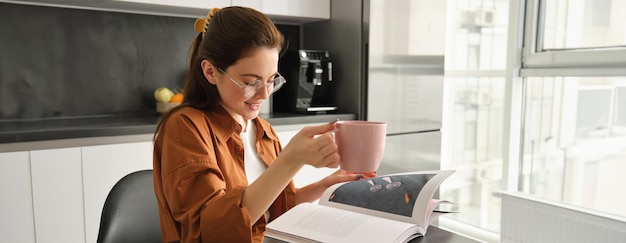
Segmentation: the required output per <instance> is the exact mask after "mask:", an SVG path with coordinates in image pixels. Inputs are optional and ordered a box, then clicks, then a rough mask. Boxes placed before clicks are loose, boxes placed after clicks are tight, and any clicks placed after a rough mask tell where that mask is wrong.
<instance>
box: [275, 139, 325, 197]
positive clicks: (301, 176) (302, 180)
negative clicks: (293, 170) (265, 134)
mask: <svg viewBox="0 0 626 243" xmlns="http://www.w3.org/2000/svg"><path fill="white" fill-rule="evenodd" d="M279 130H280V129H279ZM299 131H300V130H285V131H277V132H276V135H278V139H279V140H280V144H281V145H282V146H283V147H285V146H287V144H288V143H289V141H291V138H293V136H294V135H296V134H297V133H298V132H299ZM335 170H336V169H332V168H315V167H313V166H308V165H307V166H304V167H302V169H300V171H298V174H296V176H294V178H293V183H294V185H295V186H296V187H303V186H306V185H308V184H311V183H313V182H316V181H318V180H321V179H322V178H324V177H326V176H328V175H330V174H332V173H333V172H334V171H335Z"/></svg>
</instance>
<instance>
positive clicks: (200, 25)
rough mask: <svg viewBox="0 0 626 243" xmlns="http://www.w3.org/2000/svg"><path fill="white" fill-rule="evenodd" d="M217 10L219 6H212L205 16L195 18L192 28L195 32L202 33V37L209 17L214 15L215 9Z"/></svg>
mask: <svg viewBox="0 0 626 243" xmlns="http://www.w3.org/2000/svg"><path fill="white" fill-rule="evenodd" d="M219 10H220V9H219V8H213V9H211V11H209V13H207V15H206V18H203V19H200V18H198V19H196V22H195V23H194V26H193V28H194V29H195V30H196V32H197V33H202V37H204V34H205V33H206V30H207V28H208V27H209V22H210V21H211V18H213V15H215V13H217V11H219Z"/></svg>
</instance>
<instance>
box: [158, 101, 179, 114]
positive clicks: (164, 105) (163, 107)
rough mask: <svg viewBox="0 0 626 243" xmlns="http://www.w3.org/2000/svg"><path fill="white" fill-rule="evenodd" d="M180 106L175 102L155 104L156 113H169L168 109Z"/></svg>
mask: <svg viewBox="0 0 626 243" xmlns="http://www.w3.org/2000/svg"><path fill="white" fill-rule="evenodd" d="M178 105H180V103H177V102H157V103H156V111H157V112H159V113H165V112H167V111H169V110H170V109H172V108H174V107H176V106H178Z"/></svg>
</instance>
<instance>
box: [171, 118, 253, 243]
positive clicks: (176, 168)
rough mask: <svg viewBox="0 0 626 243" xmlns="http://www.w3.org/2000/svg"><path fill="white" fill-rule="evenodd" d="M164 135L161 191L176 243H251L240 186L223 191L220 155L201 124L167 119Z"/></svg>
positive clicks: (251, 228)
mask: <svg viewBox="0 0 626 243" xmlns="http://www.w3.org/2000/svg"><path fill="white" fill-rule="evenodd" d="M164 133H165V134H163V136H164V139H166V141H164V143H163V149H162V153H163V156H162V160H163V161H162V164H161V166H162V167H165V169H163V172H164V173H166V174H165V176H164V180H163V191H164V195H165V198H166V199H167V201H168V205H169V208H170V211H171V213H172V216H173V217H174V219H175V220H176V221H177V222H178V223H179V224H180V234H181V242H192V241H194V242H195V241H198V239H200V237H202V241H204V242H251V241H252V237H253V234H254V233H253V230H254V228H253V227H251V226H250V225H251V222H250V216H249V213H248V210H247V208H246V207H245V206H244V205H243V204H242V198H243V192H244V190H245V186H241V185H240V186H237V185H235V186H233V185H232V184H231V185H227V178H226V176H229V175H228V174H225V173H224V171H223V170H222V168H220V166H219V164H218V161H217V160H218V156H223V154H222V155H220V148H219V145H216V144H215V143H216V141H215V140H213V136H211V135H210V129H209V127H208V126H207V125H206V122H205V121H204V120H202V122H200V121H194V120H193V119H191V118H189V117H185V116H177V117H172V119H171V120H169V121H168V127H167V128H166V129H164ZM222 149H223V148H222ZM222 152H223V151H222ZM221 159H231V158H221ZM257 230H258V229H257Z"/></svg>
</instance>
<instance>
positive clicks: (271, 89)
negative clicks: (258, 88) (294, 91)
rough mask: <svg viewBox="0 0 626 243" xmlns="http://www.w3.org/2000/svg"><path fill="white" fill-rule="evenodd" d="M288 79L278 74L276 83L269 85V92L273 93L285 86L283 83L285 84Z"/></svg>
mask: <svg viewBox="0 0 626 243" xmlns="http://www.w3.org/2000/svg"><path fill="white" fill-rule="evenodd" d="M286 82H287V81H285V78H283V77H282V76H278V77H276V78H275V79H274V85H270V86H268V87H267V91H268V93H270V94H272V93H274V92H276V91H278V90H279V89H280V87H283V84H285V83H286Z"/></svg>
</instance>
